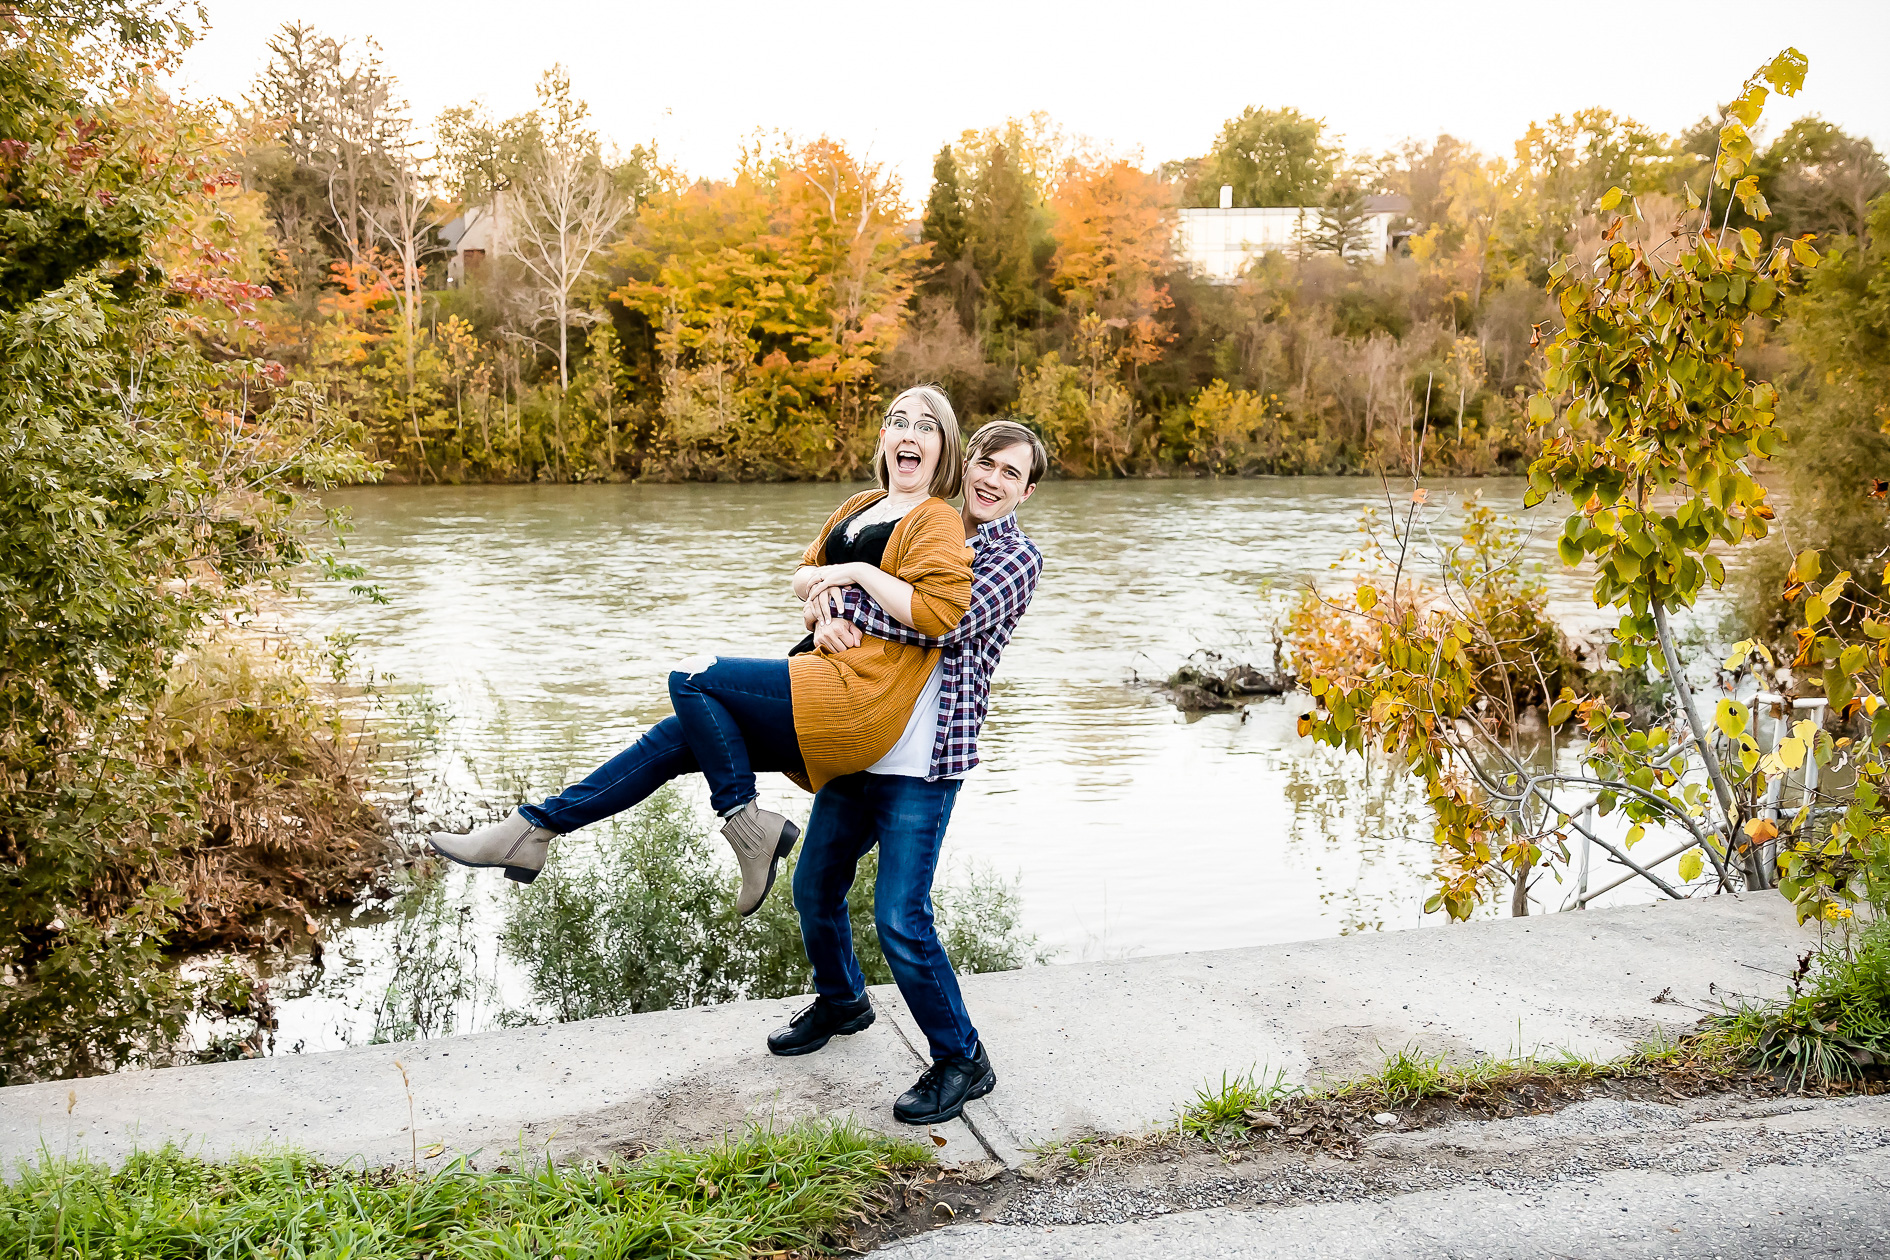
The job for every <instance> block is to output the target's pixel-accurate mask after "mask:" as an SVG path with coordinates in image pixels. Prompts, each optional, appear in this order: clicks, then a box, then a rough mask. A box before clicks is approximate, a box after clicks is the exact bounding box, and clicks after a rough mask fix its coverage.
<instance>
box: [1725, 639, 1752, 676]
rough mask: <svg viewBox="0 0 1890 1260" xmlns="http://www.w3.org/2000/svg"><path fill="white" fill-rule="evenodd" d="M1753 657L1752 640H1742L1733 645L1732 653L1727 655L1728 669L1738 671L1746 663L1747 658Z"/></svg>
mask: <svg viewBox="0 0 1890 1260" xmlns="http://www.w3.org/2000/svg"><path fill="white" fill-rule="evenodd" d="M1750 655H1752V640H1751V639H1741V640H1739V642H1737V643H1735V644H1733V646H1732V651H1730V652H1728V653H1726V662H1725V664H1726V668H1727V669H1738V668H1739V667H1740V666H1741V665H1744V664H1745V663H1746V657H1748V656H1750Z"/></svg>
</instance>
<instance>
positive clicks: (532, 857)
mask: <svg viewBox="0 0 1890 1260" xmlns="http://www.w3.org/2000/svg"><path fill="white" fill-rule="evenodd" d="M557 834H558V833H557V832H555V831H546V830H545V829H544V828H543V827H534V826H532V824H531V823H529V822H527V821H526V819H525V815H523V814H521V813H519V812H518V811H517V810H516V809H515V810H513V811H512V812H511V814H509V815H508V816H507V817H505V818H503V819H501V820H500V821H498V822H495V823H487V824H486V825H485V826H483V827H474V828H473V829H472V830H471V831H469V832H468V833H466V834H465V835H463V836H460V835H454V834H453V833H452V832H450V831H436V832H434V833H433V834H432V835H430V836H428V837H427V843H429V844H431V845H432V846H433V848H434V851H435V852H437V853H439V854H440V856H442V857H446V858H451V859H452V860H453V861H455V862H458V863H459V864H460V865H461V866H503V867H504V868H505V876H506V878H507V879H515V880H517V881H518V882H519V883H521V884H529V883H531V882H532V881H533V880H534V879H537V878H538V872H539V871H542V870H543V869H545V855H546V854H547V853H549V852H550V850H551V839H552V837H553V836H555V835H557Z"/></svg>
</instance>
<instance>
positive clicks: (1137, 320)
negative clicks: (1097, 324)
mask: <svg viewBox="0 0 1890 1260" xmlns="http://www.w3.org/2000/svg"><path fill="white" fill-rule="evenodd" d="M1050 208H1051V211H1052V213H1053V214H1054V215H1055V218H1056V228H1055V231H1056V238H1057V252H1056V258H1055V260H1054V262H1053V264H1052V267H1053V277H1054V279H1055V281H1056V285H1057V288H1058V289H1059V290H1061V291H1062V292H1063V294H1064V295H1065V298H1066V299H1067V300H1068V302H1069V303H1070V305H1071V307H1072V308H1074V309H1075V310H1076V311H1078V312H1079V313H1080V314H1090V313H1094V314H1097V315H1100V316H1101V317H1102V318H1103V320H1104V321H1105V322H1106V323H1107V324H1109V325H1110V326H1111V327H1114V328H1117V329H1120V330H1121V331H1122V334H1123V345H1122V349H1121V350H1120V351H1119V354H1120V356H1121V358H1122V360H1123V362H1124V363H1125V364H1127V365H1130V366H1133V365H1136V364H1142V363H1153V362H1154V361H1155V360H1157V359H1159V358H1161V355H1162V347H1163V346H1165V345H1167V344H1168V343H1169V342H1171V341H1173V340H1174V334H1173V333H1172V332H1170V331H1169V330H1168V327H1167V326H1166V325H1165V324H1163V323H1162V322H1161V313H1162V312H1163V311H1165V310H1167V309H1168V308H1169V307H1171V306H1173V305H1174V302H1173V301H1172V300H1171V299H1170V298H1169V296H1168V286H1167V285H1164V284H1162V283H1161V282H1160V277H1161V276H1162V275H1164V274H1165V273H1166V272H1167V271H1168V270H1169V269H1170V266H1171V253H1172V242H1173V238H1174V215H1175V211H1174V206H1173V199H1172V198H1171V197H1170V196H1169V193H1168V189H1167V188H1166V187H1165V186H1164V185H1163V183H1162V181H1161V180H1160V179H1158V178H1157V177H1156V176H1154V175H1151V174H1148V173H1146V172H1144V171H1139V170H1137V169H1136V168H1135V166H1134V164H1133V163H1131V162H1128V161H1126V160H1124V159H1121V158H1117V159H1115V160H1114V161H1098V162H1094V163H1090V164H1087V165H1084V164H1081V163H1078V162H1071V163H1070V165H1069V166H1067V167H1066V168H1065V169H1064V173H1063V177H1062V178H1061V179H1060V180H1058V182H1057V186H1056V192H1055V193H1054V194H1053V195H1052V197H1051V202H1050Z"/></svg>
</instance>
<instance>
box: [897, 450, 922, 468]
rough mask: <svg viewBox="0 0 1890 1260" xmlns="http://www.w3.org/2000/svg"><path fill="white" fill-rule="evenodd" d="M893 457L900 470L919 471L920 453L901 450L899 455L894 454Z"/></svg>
mask: <svg viewBox="0 0 1890 1260" xmlns="http://www.w3.org/2000/svg"><path fill="white" fill-rule="evenodd" d="M893 459H894V460H895V462H897V463H898V465H899V471H900V472H917V471H919V463H920V460H919V457H918V455H917V454H916V453H915V452H913V451H900V452H899V453H898V454H897V455H895V456H893Z"/></svg>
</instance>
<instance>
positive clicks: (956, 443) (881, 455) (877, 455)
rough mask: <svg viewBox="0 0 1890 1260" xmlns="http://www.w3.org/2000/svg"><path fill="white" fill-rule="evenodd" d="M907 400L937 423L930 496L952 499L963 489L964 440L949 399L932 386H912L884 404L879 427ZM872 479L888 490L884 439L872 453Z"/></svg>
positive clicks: (889, 479) (956, 414)
mask: <svg viewBox="0 0 1890 1260" xmlns="http://www.w3.org/2000/svg"><path fill="white" fill-rule="evenodd" d="M908 398H917V399H918V400H919V401H920V402H922V403H924V404H925V406H926V409H927V410H929V411H930V412H931V413H932V418H933V419H934V420H937V421H938V428H939V437H940V439H941V441H940V442H939V447H938V467H937V468H935V469H933V470H932V485H931V488H930V493H931V494H932V495H933V496H934V497H936V498H940V499H955V498H957V497H958V493H959V491H961V490H963V489H964V487H965V439H964V437H963V436H962V435H961V434H960V433H959V432H958V413H957V412H955V411H953V410H952V400H951V399H949V398H947V397H945V391H944V390H942V389H940V388H939V387H938V386H936V385H914V386H913V387H912V388H911V389H908V390H902V391H901V392H900V394H899V396H898V397H897V398H894V399H893V400H892V402H891V403H889V404H887V407H886V414H885V415H884V416H882V417H880V422H879V425H880V428H881V429H884V428H885V427H886V423H887V421H889V420H891V419H892V413H893V412H895V411H897V410H898V409H899V404H900V403H902V402H904V401H905V400H906V399H908ZM873 476H874V479H875V480H877V481H878V482H879V484H880V488H881V489H883V490H890V489H891V488H892V473H891V471H890V470H888V469H887V467H886V439H885V436H884V434H882V435H881V436H880V440H879V449H878V450H876V451H875V452H874V453H873Z"/></svg>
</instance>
